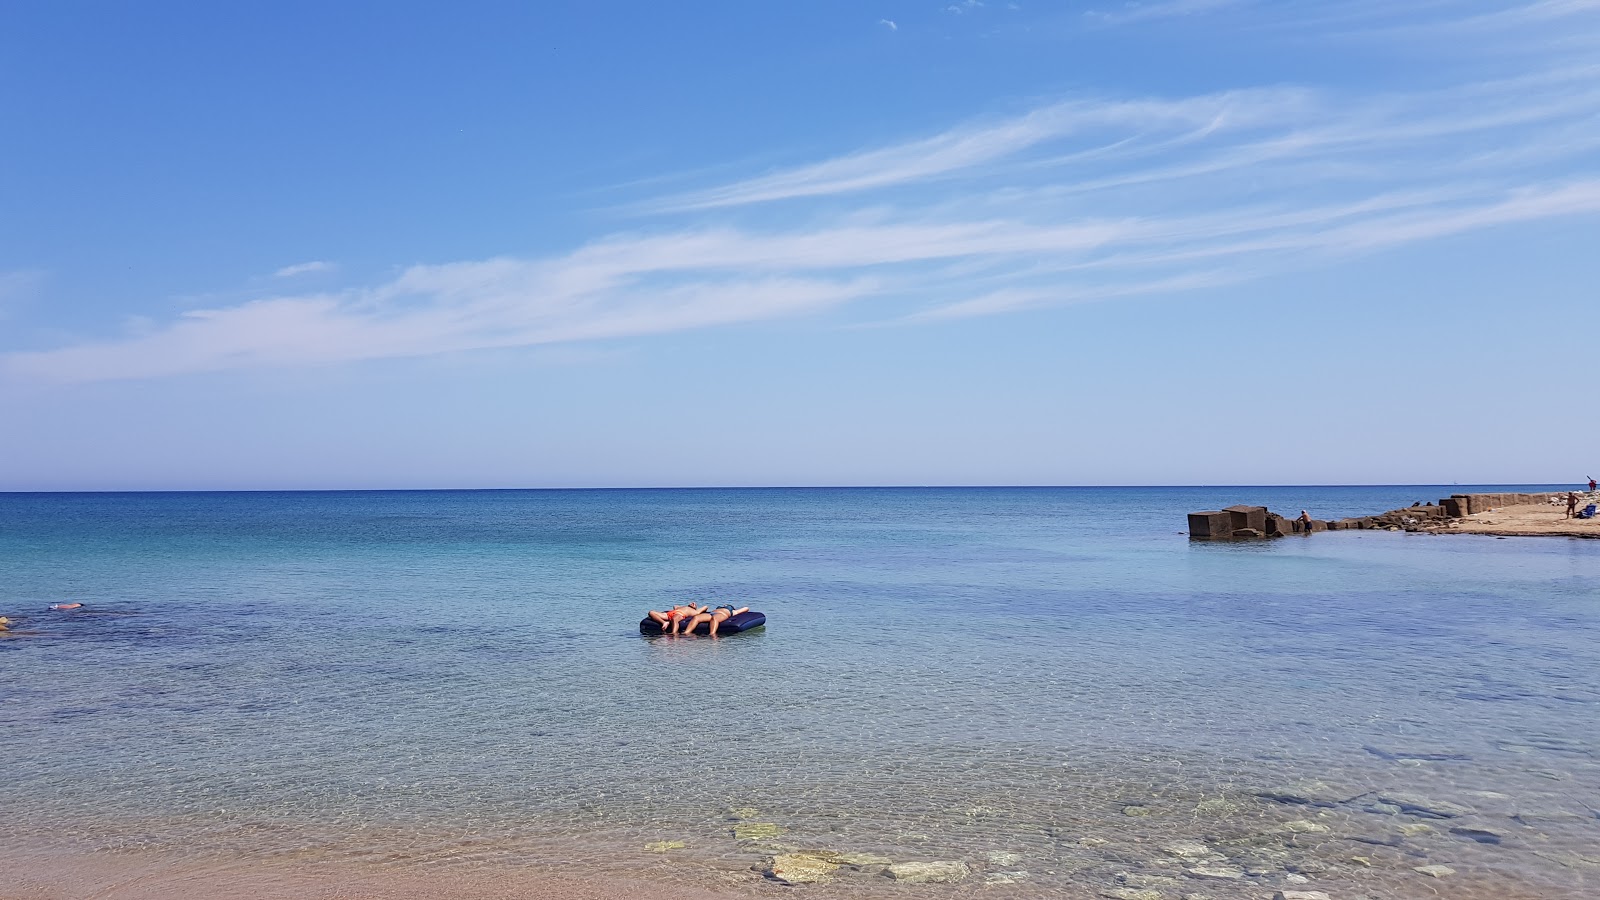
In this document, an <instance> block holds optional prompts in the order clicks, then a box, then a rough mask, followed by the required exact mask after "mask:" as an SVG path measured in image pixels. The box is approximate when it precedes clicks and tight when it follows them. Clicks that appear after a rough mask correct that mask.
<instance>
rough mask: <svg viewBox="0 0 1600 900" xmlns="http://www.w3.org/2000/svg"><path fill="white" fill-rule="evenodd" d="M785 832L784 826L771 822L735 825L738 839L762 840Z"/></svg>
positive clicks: (736, 838) (734, 831)
mask: <svg viewBox="0 0 1600 900" xmlns="http://www.w3.org/2000/svg"><path fill="white" fill-rule="evenodd" d="M780 834H783V828H782V827H781V826H778V825H774V824H772V823H771V822H745V823H742V824H739V825H735V826H733V839H734V840H736V841H760V840H765V839H767V838H772V837H777V836H778V835H780Z"/></svg>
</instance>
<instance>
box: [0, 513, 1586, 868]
mask: <svg viewBox="0 0 1600 900" xmlns="http://www.w3.org/2000/svg"><path fill="white" fill-rule="evenodd" d="M1471 489H1482V490H1492V489H1494V486H1485V487H1482V488H1463V487H1274V488H1241V487H1233V488H1015V489H1013V488H970V489H837V490H832V489H794V490H776V489H773V490H767V489H763V490H659V491H648V490H615V491H478V492H353V493H236V494H229V493H192V494H184V493H176V494H10V495H3V494H0V566H3V576H4V577H3V583H0V614H5V615H10V616H12V618H13V619H15V620H18V621H17V623H16V624H14V626H13V631H12V632H11V633H10V634H9V635H7V636H5V637H4V638H3V639H0V690H3V701H4V705H3V707H0V713H3V716H4V727H3V728H0V758H3V759H5V760H6V761H7V764H6V767H7V773H6V775H7V784H8V788H7V792H6V806H7V808H6V815H5V817H4V818H5V819H6V821H5V822H4V823H0V829H9V831H7V832H6V833H7V834H9V835H11V836H12V837H13V838H16V837H17V836H18V835H26V834H37V833H40V832H41V831H42V830H44V829H52V830H58V831H59V830H61V829H67V830H71V831H76V832H82V833H85V834H91V835H95V836H97V839H100V840H103V841H105V842H107V844H108V845H111V846H122V845H138V846H172V845H178V844H183V845H186V846H189V847H196V848H201V849H205V850H216V851H227V852H238V853H255V852H263V851H266V850H270V849H273V848H275V847H279V846H280V845H281V844H282V843H283V842H285V841H286V840H288V841H292V842H293V843H295V844H297V845H311V846H317V847H323V848H327V850H328V852H329V853H343V854H351V855H354V856H357V857H362V856H363V855H371V854H383V853H389V854H401V855H404V854H410V855H411V858H415V859H420V860H427V859H430V858H433V857H432V856H430V854H433V855H441V854H442V855H447V856H451V855H460V853H459V850H451V851H448V852H447V851H446V850H444V849H441V848H445V847H451V846H454V845H453V844H452V842H453V841H457V840H459V839H460V838H461V837H462V835H471V836H474V837H475V838H476V839H479V840H480V841H481V844H479V845H474V846H475V847H476V848H477V849H475V850H474V851H473V854H471V855H474V858H481V859H482V860H488V861H493V860H495V859H499V858H502V857H504V858H506V859H511V860H515V859H522V858H528V857H531V856H535V855H538V854H545V855H548V854H551V853H565V854H571V856H572V858H574V859H583V860H585V861H587V862H589V863H590V864H595V865H604V864H605V861H607V860H616V861H618V862H617V865H618V867H619V868H627V867H629V866H630V865H632V864H633V863H632V862H630V860H631V859H632V857H631V856H630V854H634V855H637V853H638V852H639V846H640V844H641V843H642V842H643V841H647V840H656V839H658V838H669V839H684V840H686V842H688V843H689V844H690V845H691V847H690V849H689V850H688V851H687V852H689V853H698V854H700V858H702V859H704V860H705V861H706V862H707V863H708V864H714V865H723V866H728V867H742V866H747V865H748V864H749V863H750V861H751V860H754V859H756V858H758V855H759V852H760V851H761V849H762V848H760V847H759V846H756V845H751V844H748V843H747V844H742V845H741V844H739V843H737V842H736V841H735V840H734V839H733V836H732V835H731V833H730V829H731V825H730V824H729V823H730V822H732V821H734V820H735V819H737V818H738V817H740V816H744V817H746V818H754V819H757V820H759V821H762V822H772V823H774V824H778V825H780V826H781V827H782V828H784V829H785V832H786V835H787V839H789V840H792V841H795V842H796V843H798V844H800V845H805V844H806V843H807V842H810V843H812V844H816V843H817V842H831V844H832V845H838V846H847V847H849V848H852V849H863V850H872V851H873V852H882V853H886V854H889V855H892V856H895V857H896V858H899V857H902V856H912V857H919V858H964V859H969V860H978V861H980V862H978V863H975V865H981V860H982V859H983V858H984V857H983V854H984V853H986V852H990V851H995V850H1004V851H1008V852H1009V851H1015V852H1016V853H1018V854H1019V855H1021V856H1023V857H1024V858H1029V859H1032V860H1033V863H1032V865H1031V866H1030V871H1031V873H1032V874H1031V875H1030V878H1031V879H1032V881H1031V882H1030V883H1033V884H1038V885H1042V886H1049V885H1052V884H1057V883H1061V884H1065V883H1067V882H1068V881H1070V880H1072V879H1075V878H1089V877H1091V876H1093V874H1094V872H1095V871H1097V870H1095V869H1094V868H1093V866H1092V865H1090V864H1089V863H1087V862H1084V860H1082V859H1079V857H1081V856H1082V855H1083V854H1084V853H1085V852H1087V851H1085V850H1084V847H1085V846H1086V845H1084V844H1083V843H1082V841H1084V840H1086V839H1087V840H1090V841H1091V844H1092V845H1093V846H1099V845H1097V844H1093V841H1095V840H1100V841H1106V842H1109V843H1107V844H1106V846H1108V847H1111V848H1113V849H1114V848H1117V847H1119V846H1132V844H1130V843H1129V842H1133V843H1138V842H1140V841H1144V840H1146V839H1147V838H1150V839H1153V837H1152V836H1159V835H1162V834H1171V833H1176V832H1179V831H1184V829H1189V828H1193V827H1199V826H1197V825H1196V824H1195V823H1196V822H1197V821H1198V819H1197V816H1196V814H1195V810H1196V809H1203V808H1207V807H1201V806H1199V804H1202V803H1204V802H1205V801H1207V800H1208V799H1210V800H1221V801H1224V802H1225V803H1228V804H1233V805H1234V806H1236V807H1237V808H1238V812H1237V813H1232V814H1230V815H1237V816H1241V817H1244V819H1247V820H1250V821H1255V820H1258V819H1261V820H1265V819H1271V818H1272V817H1273V816H1275V815H1277V813H1278V812H1279V805H1274V804H1272V803H1271V802H1268V801H1261V800H1259V799H1257V798H1256V797H1255V793H1254V791H1255V790H1256V789H1257V788H1260V787H1262V786H1264V785H1267V784H1269V783H1273V782H1279V781H1284V780H1293V779H1296V778H1317V779H1325V780H1328V781H1331V782H1336V783H1338V784H1339V785H1341V786H1349V787H1350V789H1351V794H1352V796H1354V794H1357V793H1361V792H1362V791H1369V790H1404V791H1408V792H1412V793H1421V794H1425V795H1427V796H1429V797H1435V798H1439V799H1441V800H1448V801H1450V802H1453V803H1456V804H1458V805H1462V806H1464V807H1467V808H1470V809H1471V810H1472V813H1471V820H1472V821H1474V822H1479V823H1480V824H1483V823H1492V824H1494V825H1496V826H1497V827H1512V828H1522V827H1532V826H1525V825H1524V824H1523V823H1525V822H1527V821H1534V820H1535V819H1538V817H1551V818H1550V819H1549V821H1548V822H1545V824H1543V825H1541V826H1540V828H1541V831H1540V834H1542V835H1544V837H1543V839H1542V840H1543V841H1544V843H1543V844H1541V845H1540V846H1543V847H1544V848H1545V849H1546V850H1548V851H1550V852H1552V853H1556V854H1560V853H1578V854H1579V856H1580V857H1581V856H1582V852H1581V851H1579V850H1575V849H1573V848H1577V847H1582V846H1585V845H1588V846H1600V818H1597V815H1600V814H1597V813H1596V812H1595V810H1600V688H1597V686H1596V679H1597V675H1596V673H1597V672H1600V541H1578V540H1568V539H1508V540H1496V539H1493V538H1482V537H1469V536H1426V535H1407V534H1392V533H1386V532H1345V533H1330V534H1319V535H1316V536H1313V537H1310V538H1286V539H1281V540H1277V541H1272V542H1259V543H1227V544H1206V543H1191V542H1190V541H1189V540H1188V539H1187V538H1186V537H1185V536H1184V535H1183V534H1182V532H1183V530H1184V527H1185V523H1184V513H1186V512H1188V511H1191V510H1196V509H1206V508H1217V507H1219V506H1224V505H1229V504H1232V503H1237V502H1248V503H1259V504H1264V505H1268V506H1270V507H1272V508H1273V509H1275V510H1279V511H1284V512H1287V513H1289V514H1293V513H1295V512H1297V511H1298V510H1299V509H1301V508H1306V509H1309V510H1311V511H1312V513H1313V515H1317V516H1319V517H1328V518H1334V517H1338V516H1343V515H1354V514H1363V513H1374V512H1379V511H1382V510H1386V509H1390V508H1393V507H1397V506H1403V505H1409V504H1410V503H1411V502H1412V501H1416V500H1422V501H1428V500H1436V499H1437V498H1439V497H1443V496H1448V495H1449V494H1450V493H1453V492H1464V491H1466V490H1471ZM1505 489H1508V490H1509V489H1514V488H1510V487H1507V488H1505ZM1515 489H1521V490H1535V489H1538V488H1533V487H1521V488H1515ZM685 599H702V600H708V599H709V600H715V601H718V602H722V601H733V602H736V603H739V604H741V605H743V604H748V605H751V606H753V607H755V608H756V609H758V610H761V611H763V612H765V613H766V614H767V616H768V617H769V623H770V624H769V626H768V627H767V628H766V629H765V630H764V631H758V632H754V633H750V634H742V635H736V636H731V637H727V638H723V639H720V640H715V641H713V640H710V639H676V640H674V639H670V638H645V637H642V636H641V635H639V634H638V629H637V623H638V620H639V618H640V617H641V615H642V614H643V612H644V610H646V609H648V608H662V607H663V606H666V605H669V604H671V603H673V602H675V601H680V600H685ZM63 601H80V602H83V603H85V604H86V607H85V609H84V610H82V611H79V612H76V613H52V612H49V611H47V610H46V607H47V606H48V605H49V604H51V603H57V602H63ZM1430 757H1438V758H1430ZM1129 805H1138V806H1143V807H1148V808H1149V809H1151V810H1152V811H1153V812H1152V815H1151V816H1150V817H1131V816H1129V815H1127V814H1125V812H1124V809H1125V807H1127V806H1129ZM1280 805H1281V804H1280ZM1356 806H1359V803H1358V804H1356ZM1291 812H1294V810H1288V811H1285V812H1284V815H1289V814H1290V813H1291ZM1335 812H1336V814H1337V818H1336V819H1334V820H1332V821H1333V823H1334V827H1335V831H1336V832H1337V831H1338V830H1339V829H1345V830H1348V831H1349V832H1350V833H1351V834H1356V833H1363V834H1365V833H1367V832H1372V831H1373V830H1374V829H1377V830H1378V831H1382V830H1383V828H1384V827H1386V825H1385V823H1384V822H1382V821H1380V819H1382V818H1383V816H1382V815H1381V814H1377V813H1372V812H1370V811H1363V810H1360V809H1357V808H1356V807H1355V806H1351V807H1349V808H1348V809H1347V808H1345V807H1340V808H1339V809H1338V810H1336V811H1335ZM1515 815H1521V816H1523V819H1520V820H1513V819H1512V818H1511V817H1512V816H1515ZM1224 819H1225V821H1224V823H1223V825H1227V826H1228V827H1232V826H1231V825H1228V822H1229V821H1231V820H1227V819H1226V816H1225V817H1224ZM1539 821H1541V822H1544V820H1543V819H1539ZM1507 823H1510V824H1509V825H1508V824H1507ZM1551 823H1557V824H1551ZM287 825H292V826H294V835H293V837H292V838H286V837H285V835H284V832H283V831H282V828H283V827H284V826H287ZM1200 825H1204V826H1205V827H1219V826H1217V825H1216V823H1209V822H1201V823H1200ZM1486 827H1487V825H1486ZM1591 839H1592V840H1593V843H1592V844H1587V842H1589V841H1590V840H1591ZM1119 842H1120V843H1119ZM1515 844H1516V842H1515V841H1506V842H1503V843H1502V844H1501V845H1498V846H1493V847H1489V846H1485V845H1481V844H1479V843H1475V842H1473V841H1461V840H1457V841H1452V842H1448V843H1444V844H1441V845H1440V846H1439V847H1433V848H1426V847H1425V848H1423V849H1422V852H1423V853H1424V854H1425V855H1427V856H1428V858H1430V859H1431V858H1442V859H1446V860H1447V861H1449V862H1450V863H1451V864H1452V865H1455V866H1457V867H1462V868H1465V869H1466V870H1468V871H1474V870H1478V871H1482V872H1490V873H1496V872H1499V873H1512V874H1514V875H1515V876H1517V877H1519V878H1524V879H1533V880H1534V881H1537V882H1538V883H1541V884H1545V885H1547V886H1548V889H1549V890H1551V891H1561V890H1567V889H1574V885H1580V886H1581V883H1582V878H1583V877H1584V874H1583V873H1584V871H1585V870H1584V869H1583V867H1582V866H1581V865H1577V864H1574V865H1567V864H1565V863H1562V862H1560V861H1559V860H1555V861H1553V860H1552V858H1551V857H1550V856H1549V854H1548V853H1547V854H1546V855H1544V856H1541V855H1538V854H1537V853H1534V852H1533V851H1532V850H1528V852H1521V851H1516V852H1513V851H1514V849H1515V848H1514V846H1513V845H1515ZM1532 846H1533V845H1532V844H1531V843H1530V844H1528V847H1532ZM557 848H559V849H557ZM1096 852H1102V853H1104V852H1109V851H1096ZM752 854H757V855H752ZM1496 854H1498V855H1496ZM1345 856H1346V857H1348V856H1349V854H1348V853H1347V854H1345ZM1069 857H1070V858H1072V859H1078V862H1071V860H1069ZM1330 858H1331V857H1330ZM597 860H598V862H597ZM1569 861H1570V860H1569ZM1402 862H1403V860H1402ZM1079 863H1083V865H1082V866H1079ZM1124 865H1126V863H1124ZM1074 866H1079V867H1078V868H1074ZM1475 867H1476V869H1475ZM1380 868H1381V867H1380ZM1403 868H1406V867H1403V866H1399V864H1398V863H1397V864H1396V871H1397V872H1398V871H1400V870H1401V869H1403ZM1074 873H1077V874H1074ZM1084 873H1088V874H1084ZM1358 875H1359V877H1368V876H1367V875H1362V874H1360V873H1352V874H1350V876H1349V877H1351V878H1357V877H1358ZM1381 875H1382V873H1381V872H1380V873H1379V874H1377V875H1372V876H1370V877H1373V878H1378V877H1380V876H1381ZM1396 877H1398V876H1396ZM1052 879H1056V881H1053V880H1052ZM1219 896H1221V895H1219ZM1241 896H1243V895H1241Z"/></svg>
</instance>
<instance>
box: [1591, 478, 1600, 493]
mask: <svg viewBox="0 0 1600 900" xmlns="http://www.w3.org/2000/svg"><path fill="white" fill-rule="evenodd" d="M1596 487H1600V484H1596V483H1595V480H1594V476H1593V475H1590V476H1589V493H1591V494H1592V493H1594V489H1595V488H1596Z"/></svg>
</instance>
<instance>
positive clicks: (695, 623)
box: [685, 613, 717, 634]
mask: <svg viewBox="0 0 1600 900" xmlns="http://www.w3.org/2000/svg"><path fill="white" fill-rule="evenodd" d="M688 621H689V627H688V628H687V629H686V630H685V633H686V634H694V630H695V629H696V628H699V627H700V624H701V623H702V622H711V621H713V620H712V618H711V615H710V613H701V614H700V615H698V616H695V617H694V618H692V619H690V620H688ZM711 627H712V628H716V627H717V626H716V625H712V626H711ZM712 633H713V634H715V632H712Z"/></svg>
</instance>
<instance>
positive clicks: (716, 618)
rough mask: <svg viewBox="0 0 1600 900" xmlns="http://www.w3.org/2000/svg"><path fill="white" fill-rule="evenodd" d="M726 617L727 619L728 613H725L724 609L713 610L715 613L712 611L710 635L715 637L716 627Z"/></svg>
mask: <svg viewBox="0 0 1600 900" xmlns="http://www.w3.org/2000/svg"><path fill="white" fill-rule="evenodd" d="M727 619H728V613H727V611H726V610H719V611H717V612H715V613H713V614H712V615H711V636H712V637H716V636H717V628H718V627H720V626H721V625H722V623H723V622H725V621H727Z"/></svg>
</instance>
